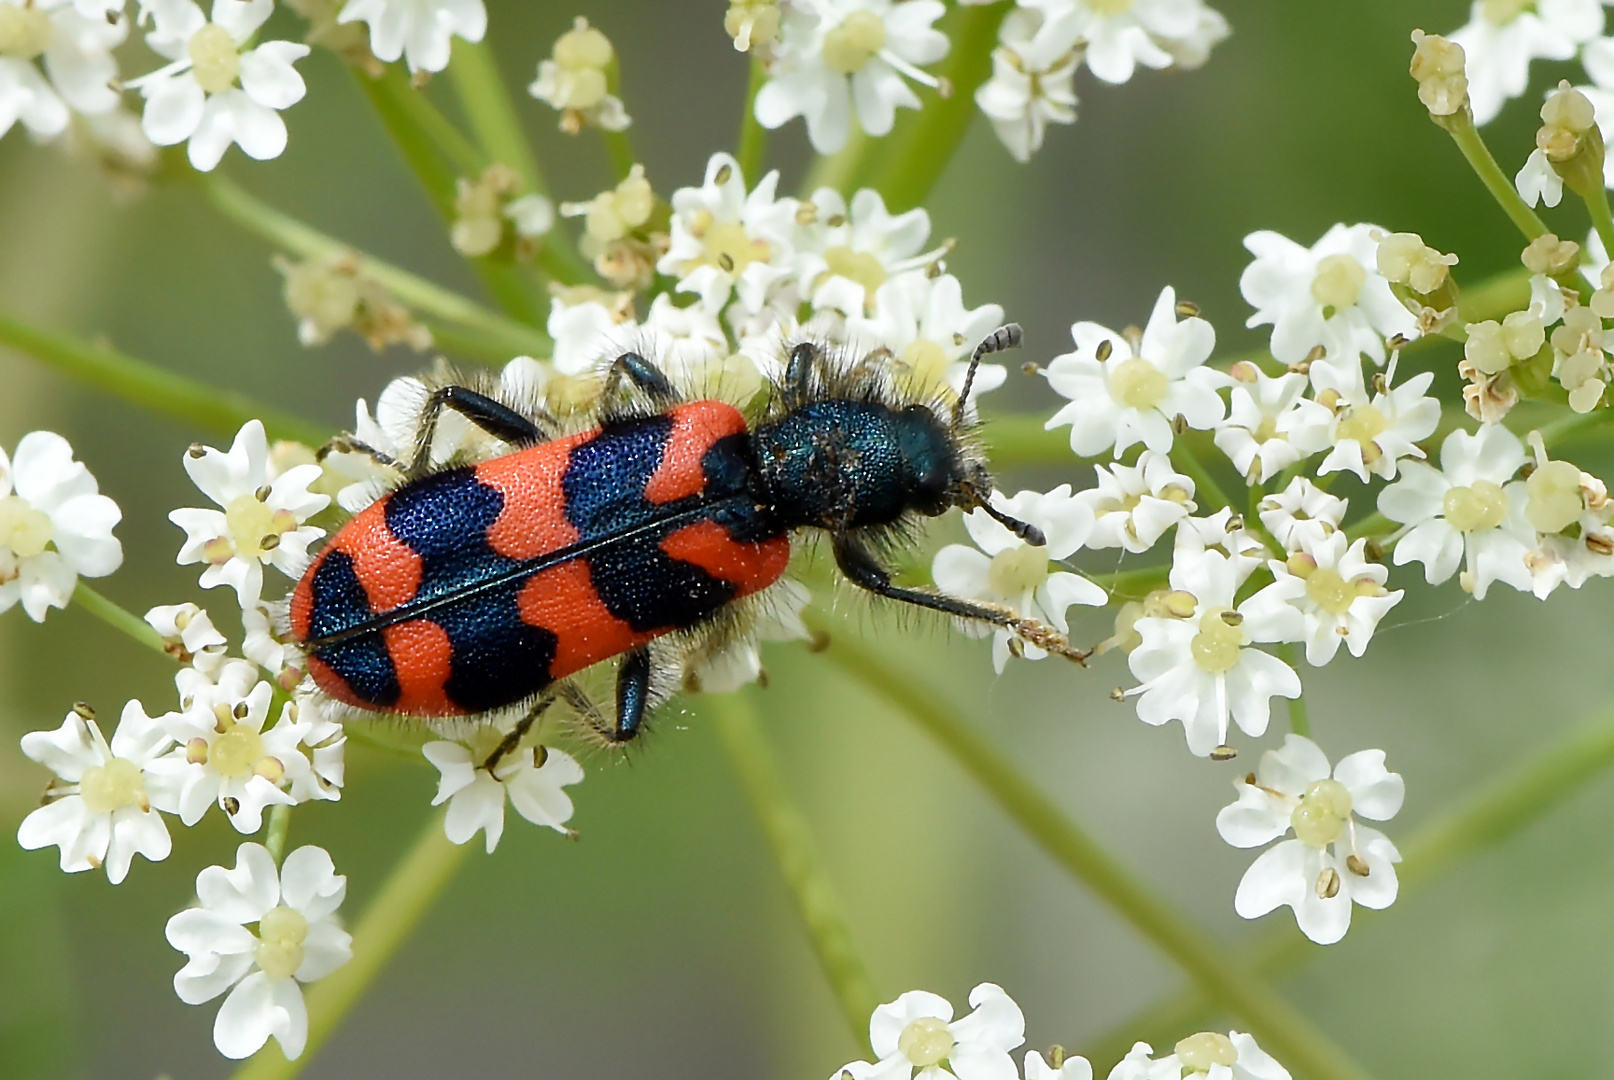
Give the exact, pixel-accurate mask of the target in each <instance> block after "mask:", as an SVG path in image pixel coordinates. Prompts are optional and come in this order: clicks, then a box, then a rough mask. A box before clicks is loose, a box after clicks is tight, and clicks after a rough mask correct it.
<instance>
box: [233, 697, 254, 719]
mask: <svg viewBox="0 0 1614 1080" xmlns="http://www.w3.org/2000/svg"><path fill="white" fill-rule="evenodd" d="M251 711H252V710H251V709H250V708H249V707H248V706H247V703H246V702H244V701H238V702H236V703H235V708H233V709H231V710H230V715H231V716H233V717H235V718H236V719H237V720H245V719H246V718H247V713H249V712H251Z"/></svg>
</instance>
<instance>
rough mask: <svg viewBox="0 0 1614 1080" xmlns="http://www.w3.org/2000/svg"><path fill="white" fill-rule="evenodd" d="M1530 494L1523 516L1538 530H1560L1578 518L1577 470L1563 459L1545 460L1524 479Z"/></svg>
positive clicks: (1578, 473) (1579, 502) (1578, 475)
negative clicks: (1544, 462) (1545, 461)
mask: <svg viewBox="0 0 1614 1080" xmlns="http://www.w3.org/2000/svg"><path fill="white" fill-rule="evenodd" d="M1524 490H1525V492H1526V493H1527V494H1528V495H1529V496H1530V498H1529V501H1528V502H1526V503H1525V504H1524V516H1525V517H1527V518H1529V519H1530V524H1531V525H1532V526H1534V527H1535V529H1536V530H1537V531H1538V532H1544V533H1555V532H1562V531H1563V530H1564V529H1567V528H1569V526H1570V525H1572V524H1574V523H1575V522H1576V521H1579V520H1580V511H1581V507H1582V501H1581V495H1580V470H1579V469H1577V468H1575V467H1574V466H1573V465H1571V464H1569V462H1567V461H1549V462H1547V463H1546V464H1545V465H1543V466H1541V468H1539V469H1537V470H1536V471H1535V472H1533V473H1531V474H1530V479H1528V480H1526V481H1525V482H1524Z"/></svg>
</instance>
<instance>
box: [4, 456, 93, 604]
mask: <svg viewBox="0 0 1614 1080" xmlns="http://www.w3.org/2000/svg"><path fill="white" fill-rule="evenodd" d="M99 490H100V489H99V488H98V487H97V486H96V483H95V477H93V476H91V475H90V470H89V469H87V468H85V467H84V465H83V464H82V463H80V462H77V461H74V460H73V448H72V447H71V446H69V445H68V444H67V440H66V439H64V438H62V437H61V436H60V435H57V434H55V433H54V432H50V431H31V432H29V433H28V434H27V435H24V436H23V437H22V439H21V440H20V441H18V443H17V453H16V456H15V457H14V458H7V457H6V452H5V451H4V450H0V611H6V610H8V609H10V608H11V607H12V606H14V605H15V604H17V603H18V602H19V601H20V602H21V603H22V609H23V610H24V611H26V612H27V613H28V617H29V618H30V619H32V620H34V622H44V621H45V613H46V612H47V611H49V610H50V609H51V608H53V607H54V608H64V607H66V606H67V604H68V601H70V600H71V599H72V598H73V589H74V588H75V587H77V584H78V579H79V577H80V576H83V577H105V576H106V575H108V574H110V573H112V571H114V570H116V569H117V568H118V567H119V566H121V565H122V564H123V545H122V544H120V543H119V542H118V539H117V537H115V536H113V535H112V527H113V526H114V525H116V524H117V523H118V522H119V521H120V520H122V518H123V512H122V511H121V510H119V509H118V504H117V503H115V502H113V501H112V500H111V499H109V498H107V497H106V496H105V495H101V494H99Z"/></svg>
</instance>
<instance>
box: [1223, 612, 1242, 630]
mask: <svg viewBox="0 0 1614 1080" xmlns="http://www.w3.org/2000/svg"><path fill="white" fill-rule="evenodd" d="M1222 621H1223V622H1225V623H1226V624H1227V625H1229V626H1239V625H1241V624H1242V623H1243V622H1244V616H1243V615H1242V614H1240V613H1239V612H1237V611H1233V610H1231V609H1229V610H1227V611H1224V612H1222Z"/></svg>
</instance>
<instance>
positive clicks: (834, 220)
mask: <svg viewBox="0 0 1614 1080" xmlns="http://www.w3.org/2000/svg"><path fill="white" fill-rule="evenodd" d="M824 224H825V225H828V226H829V227H830V228H832V229H838V228H840V227H841V226H842V225H845V224H846V215H845V214H831V215H830V216H829V217H827V218H825V219H824Z"/></svg>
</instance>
